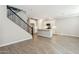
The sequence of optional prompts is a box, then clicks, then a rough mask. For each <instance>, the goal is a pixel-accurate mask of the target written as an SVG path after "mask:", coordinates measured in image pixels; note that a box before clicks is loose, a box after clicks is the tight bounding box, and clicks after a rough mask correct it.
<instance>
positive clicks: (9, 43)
mask: <svg viewBox="0 0 79 59" xmlns="http://www.w3.org/2000/svg"><path fill="white" fill-rule="evenodd" d="M25 40H29V39H22V40H18V41H14V42H8V43H5V44H2V45H0V47H4V46H8V45H11V44H15V43H19V42H22V41H25Z"/></svg>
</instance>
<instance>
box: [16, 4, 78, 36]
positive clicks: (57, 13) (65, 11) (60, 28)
mask: <svg viewBox="0 0 79 59" xmlns="http://www.w3.org/2000/svg"><path fill="white" fill-rule="evenodd" d="M15 7H18V8H22V9H24V10H26V12H27V14H28V16H31V17H37V18H44V17H49V16H50V17H55V18H61V19H57V21H56V26H57V27H56V28H57V30H56V32H57V33H61V34H67V35H75V36H79V17H74V16H78V15H79V5H67V6H66V5H46V6H45V5H20V6H15ZM72 16H73V17H72ZM62 17H70V18H63V19H62Z"/></svg>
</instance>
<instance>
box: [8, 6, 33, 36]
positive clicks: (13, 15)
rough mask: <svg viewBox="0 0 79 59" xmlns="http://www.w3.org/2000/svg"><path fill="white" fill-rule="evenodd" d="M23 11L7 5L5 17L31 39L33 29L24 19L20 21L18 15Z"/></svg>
mask: <svg viewBox="0 0 79 59" xmlns="http://www.w3.org/2000/svg"><path fill="white" fill-rule="evenodd" d="M21 11H23V10H21V9H18V8H15V7H12V6H9V5H7V17H8V18H9V19H10V20H11V21H12V22H14V23H15V24H17V25H18V26H19V27H21V28H22V29H23V30H25V31H27V32H28V33H30V34H31V35H32V37H33V27H32V26H30V25H29V24H28V23H27V22H26V21H24V19H22V18H21V17H20V16H19V15H18V13H19V12H21Z"/></svg>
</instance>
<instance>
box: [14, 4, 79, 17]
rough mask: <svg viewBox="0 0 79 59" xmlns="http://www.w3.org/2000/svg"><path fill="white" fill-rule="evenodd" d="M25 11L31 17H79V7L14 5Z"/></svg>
mask: <svg viewBox="0 0 79 59" xmlns="http://www.w3.org/2000/svg"><path fill="white" fill-rule="evenodd" d="M14 6H15V7H18V8H21V9H24V10H26V11H27V14H28V15H29V16H31V17H41V18H42V17H55V18H59V17H70V16H79V5H17V6H16V5H14Z"/></svg>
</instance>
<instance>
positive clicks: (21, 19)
mask: <svg viewBox="0 0 79 59" xmlns="http://www.w3.org/2000/svg"><path fill="white" fill-rule="evenodd" d="M8 9H10V8H8ZM10 10H11V9H10ZM11 11H12V12H13V13H14V14H15V15H16V16H17V17H19V18H20V19H21V20H22V21H23V22H24V23H25V24H27V23H26V22H25V21H24V20H23V19H22V18H21V17H20V16H19V15H17V14H16V13H15V12H14V11H13V10H11ZM27 25H28V26H29V27H31V26H30V25H29V24H27ZM31 28H32V27H31Z"/></svg>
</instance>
